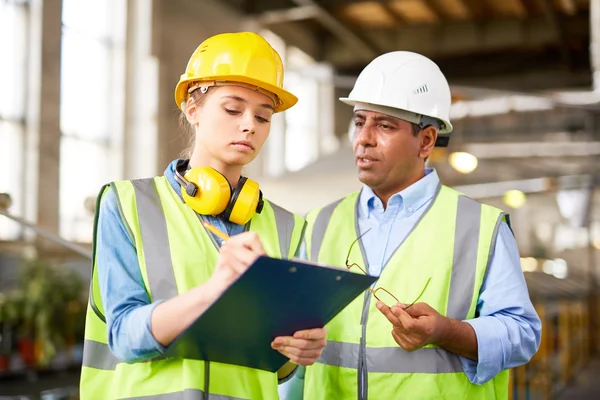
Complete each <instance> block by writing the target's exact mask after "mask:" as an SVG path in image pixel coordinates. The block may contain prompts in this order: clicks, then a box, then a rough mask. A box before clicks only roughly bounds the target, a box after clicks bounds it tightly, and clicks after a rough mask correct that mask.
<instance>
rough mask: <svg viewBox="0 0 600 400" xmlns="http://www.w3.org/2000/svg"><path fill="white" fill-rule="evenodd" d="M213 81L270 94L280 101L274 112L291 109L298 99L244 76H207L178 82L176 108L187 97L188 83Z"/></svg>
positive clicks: (286, 92)
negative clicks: (257, 88)
mask: <svg viewBox="0 0 600 400" xmlns="http://www.w3.org/2000/svg"><path fill="white" fill-rule="evenodd" d="M213 81H220V82H240V83H246V84H249V85H254V86H257V87H259V88H261V89H264V90H266V91H268V92H271V93H273V94H274V95H275V96H277V97H278V98H279V100H280V104H279V105H277V106H275V107H274V109H275V112H282V111H285V110H287V109H289V108H291V107H293V106H294V105H295V104H296V103H297V102H298V98H297V97H296V96H294V95H293V94H292V93H290V92H288V91H287V90H284V89H281V88H279V87H277V86H274V85H271V84H268V83H266V82H263V81H259V80H256V79H252V78H248V77H246V76H239V75H231V76H208V77H205V78H203V79H182V80H180V81H179V83H178V84H177V87H176V88H175V103H177V107H179V108H180V109H181V103H182V102H183V101H184V100H185V99H186V97H187V89H188V84H189V83H190V82H213Z"/></svg>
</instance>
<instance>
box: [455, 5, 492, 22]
mask: <svg viewBox="0 0 600 400" xmlns="http://www.w3.org/2000/svg"><path fill="white" fill-rule="evenodd" d="M461 1H462V2H463V4H464V5H465V6H467V9H468V10H469V12H470V13H471V14H472V15H473V16H474V17H475V18H478V19H484V20H485V19H490V18H491V16H492V15H493V13H492V10H491V9H490V6H489V4H487V2H486V1H487V0H461ZM493 1H499V0H493Z"/></svg>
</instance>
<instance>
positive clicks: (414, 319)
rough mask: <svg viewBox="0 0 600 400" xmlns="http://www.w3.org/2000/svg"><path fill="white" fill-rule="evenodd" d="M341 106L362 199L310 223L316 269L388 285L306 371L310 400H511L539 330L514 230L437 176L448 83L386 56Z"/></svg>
mask: <svg viewBox="0 0 600 400" xmlns="http://www.w3.org/2000/svg"><path fill="white" fill-rule="evenodd" d="M341 100H342V101H343V102H344V103H347V104H349V105H352V106H353V107H354V124H355V132H354V136H353V149H354V155H355V162H356V166H357V170H358V177H359V180H360V181H361V182H362V183H363V184H364V187H363V188H362V190H361V191H360V193H354V194H351V195H349V196H347V197H346V198H344V199H342V200H340V201H337V202H335V203H333V204H330V205H328V206H326V207H323V208H321V209H318V210H315V211H313V212H311V213H309V215H308V217H307V221H308V226H307V229H306V237H305V244H306V252H307V257H308V258H309V259H310V260H313V261H319V262H321V263H325V264H329V265H335V266H339V267H344V266H346V267H349V268H350V269H351V270H353V271H355V272H358V273H361V269H362V270H365V271H368V273H369V274H371V275H376V276H380V278H379V280H378V281H377V282H376V283H375V284H374V287H373V288H372V291H367V292H365V295H364V296H360V297H359V298H358V299H357V300H355V301H354V302H353V303H352V304H350V305H349V306H348V307H347V308H346V309H344V310H343V311H342V312H341V313H340V314H339V315H337V316H336V317H335V318H334V319H333V320H332V321H331V322H330V323H329V324H328V326H327V328H328V333H327V340H328V342H327V346H326V347H325V348H324V350H323V353H322V355H321V357H320V358H319V359H318V361H317V363H316V364H314V365H313V366H310V367H307V368H306V371H302V370H300V371H298V374H297V376H296V378H295V379H296V383H297V382H298V379H301V378H302V376H303V375H304V398H305V399H310V400H314V399H357V398H358V399H367V398H368V399H448V400H450V399H451V400H454V399H506V398H507V397H508V371H507V369H509V368H513V367H516V366H518V365H522V364H524V363H526V362H528V361H529V359H530V358H531V357H532V356H533V354H535V352H536V351H537V349H538V347H539V342H540V333H541V332H540V331H541V323H540V320H539V318H538V316H537V314H536V312H535V310H534V308H533V306H532V304H531V301H530V299H529V295H528V292H527V287H526V284H525V280H524V276H523V273H522V271H521V267H520V262H519V253H518V249H517V246H516V242H515V239H514V237H513V235H512V232H511V230H510V227H509V225H508V216H507V215H505V214H504V213H503V212H502V211H501V210H499V209H496V208H494V207H491V206H487V205H482V204H480V203H478V202H476V201H475V200H472V199H470V198H468V197H466V196H463V195H461V194H460V193H458V192H456V191H454V190H453V189H450V188H448V187H446V186H443V185H441V184H440V182H439V178H438V176H437V173H436V171H435V170H432V169H428V168H425V161H426V160H427V158H428V157H429V155H430V154H431V151H432V150H433V148H434V146H435V145H438V146H447V144H448V139H449V134H450V132H451V131H452V125H451V123H450V118H449V114H450V104H451V99H450V88H449V86H448V83H447V81H446V78H445V77H444V75H443V74H442V72H441V71H440V69H439V68H438V66H437V65H436V64H435V63H433V62H432V61H431V60H429V59H428V58H426V57H424V56H421V55H419V54H415V53H410V52H403V51H398V52H392V53H387V54H384V55H382V56H379V57H377V58H376V59H375V60H373V61H372V62H371V63H370V64H369V65H368V66H367V67H366V68H365V69H364V70H363V71H362V72H361V74H360V76H359V77H358V79H357V81H356V84H355V86H354V88H353V90H352V92H351V93H350V95H349V97H348V98H342V99H341ZM357 239H358V243H359V245H355V246H353V243H354V242H356V241H357ZM373 292H374V293H373ZM415 299H419V302H416V303H414V302H415V301H416V300H415ZM379 300H381V301H379ZM413 303H414V304H413Z"/></svg>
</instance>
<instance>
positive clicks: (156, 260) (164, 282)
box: [82, 179, 303, 399]
mask: <svg viewBox="0 0 600 400" xmlns="http://www.w3.org/2000/svg"><path fill="white" fill-rule="evenodd" d="M130 183H131V185H132V186H131V187H132V188H133V192H134V193H135V205H136V208H137V213H138V215H143V216H144V218H139V221H138V223H139V234H140V235H141V238H142V240H141V241H140V242H141V246H142V249H141V250H142V251H143V253H144V260H145V267H146V268H145V273H146V274H147V281H146V284H147V285H148V287H149V289H150V290H149V292H150V296H151V298H161V299H166V298H172V297H174V296H176V295H178V289H177V281H176V278H175V272H174V268H173V261H172V257H171V248H170V245H169V238H168V228H167V220H166V215H165V213H164V211H163V209H162V203H161V198H160V196H159V192H158V188H157V182H156V181H155V179H143V180H134V181H130ZM163 189H164V188H163ZM112 190H114V191H115V195H116V198H117V202H118V205H119V209H120V211H121V217H122V218H123V215H124V214H123V212H122V210H121V207H123V204H122V202H121V200H122V199H120V197H119V193H118V191H117V187H116V186H115V185H114V184H113V185H112ZM265 210H267V212H270V210H273V216H274V217H275V221H274V224H273V225H275V226H276V229H277V234H278V243H279V248H278V250H279V251H280V254H281V256H282V257H288V256H291V254H290V253H291V252H292V251H293V252H295V251H296V250H297V248H298V245H299V240H300V232H301V229H300V228H301V225H300V224H299V222H302V221H303V220H302V218H299V217H296V216H294V214H292V213H290V212H288V211H286V210H284V209H282V208H281V207H278V206H276V205H275V204H272V203H270V202H265ZM264 212H265V211H263V213H264ZM267 215H270V214H267ZM262 218H263V219H264V218H265V217H262ZM123 219H124V218H123ZM271 221H272V220H271ZM123 223H124V224H125V225H126V227H127V228H128V230H129V232H130V235H131V236H132V238H133V231H132V230H131V227H129V225H128V221H127V220H125V219H124V221H123ZM261 226H264V225H261ZM295 228H296V229H295ZM274 243H277V242H274ZM275 249H276V248H275ZM275 249H273V252H274V251H276V250H275ZM93 317H95V318H97V317H96V316H95V315H94V316H93ZM93 317H92V318H93ZM88 318H91V317H90V316H89V315H88ZM103 326H104V327H105V326H106V325H105V324H104V323H103ZM96 329H98V328H96ZM103 336H105V334H103ZM102 340H105V339H102ZM152 361H155V360H150V361H148V362H152ZM119 364H121V361H120V360H118V359H117V358H116V357H115V356H114V355H113V354H112V352H111V351H110V348H109V346H108V344H106V343H102V342H99V341H96V340H91V339H90V338H88V337H86V339H85V341H84V354H83V363H82V366H83V367H84V370H83V371H82V376H83V374H84V373H85V374H86V375H87V376H91V375H89V374H91V373H93V372H91V371H90V370H89V369H93V370H99V371H106V372H110V373H114V372H113V371H115V369H117V365H119ZM93 370H92V371H93ZM82 382H83V381H82ZM107 384H108V382H107ZM201 396H205V397H204V398H206V394H203V392H202V391H201V390H196V389H185V390H183V391H180V392H176V393H169V394H159V395H155V396H151V397H143V398H144V399H149V398H152V399H196V398H202V397H201ZM132 398H133V397H132ZM209 398H210V399H237V398H236V397H228V396H223V395H214V394H210V396H209Z"/></svg>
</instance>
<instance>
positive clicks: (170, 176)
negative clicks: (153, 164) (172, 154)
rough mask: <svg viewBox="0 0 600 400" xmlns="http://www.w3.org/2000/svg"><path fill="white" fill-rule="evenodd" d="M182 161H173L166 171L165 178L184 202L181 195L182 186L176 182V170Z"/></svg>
mask: <svg viewBox="0 0 600 400" xmlns="http://www.w3.org/2000/svg"><path fill="white" fill-rule="evenodd" d="M181 161H183V160H182V159H179V158H178V159H176V160H173V161H171V163H169V165H168V166H167V168H166V169H165V172H164V176H165V178H167V181H169V184H170V185H171V187H172V188H173V190H174V191H175V193H177V196H179V198H180V199H181V200H182V201H183V196H182V195H181V185H180V184H179V182H177V181H176V180H175V168H176V167H177V164H179V163H180V162H181Z"/></svg>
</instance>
